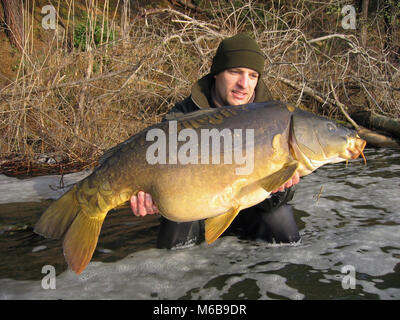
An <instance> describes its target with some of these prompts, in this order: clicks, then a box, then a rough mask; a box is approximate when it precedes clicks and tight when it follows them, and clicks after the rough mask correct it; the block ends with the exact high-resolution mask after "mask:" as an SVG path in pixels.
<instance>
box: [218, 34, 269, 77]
mask: <svg viewBox="0 0 400 320" xmlns="http://www.w3.org/2000/svg"><path fill="white" fill-rule="evenodd" d="M264 63H265V55H264V53H263V52H262V51H261V49H260V47H259V46H258V44H257V42H256V41H255V40H253V39H252V38H250V37H249V36H248V35H247V34H244V33H239V34H237V35H236V36H233V37H230V38H226V39H224V40H223V41H221V43H220V44H219V46H218V49H217V53H216V54H215V57H214V58H213V61H212V65H211V71H210V73H211V75H213V76H214V75H217V74H218V73H220V72H222V71H224V70H226V69H230V68H240V67H241V68H249V69H252V70H255V71H257V72H258V73H259V74H260V75H261V74H262V73H263V71H264Z"/></svg>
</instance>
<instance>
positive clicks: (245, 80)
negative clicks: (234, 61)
mask: <svg viewBox="0 0 400 320" xmlns="http://www.w3.org/2000/svg"><path fill="white" fill-rule="evenodd" d="M238 84H239V85H240V86H241V87H242V88H247V87H248V86H249V75H247V74H242V75H241V76H240V78H239V81H238Z"/></svg>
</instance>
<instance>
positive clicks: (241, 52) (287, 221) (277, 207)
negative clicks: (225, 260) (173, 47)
mask: <svg viewBox="0 0 400 320" xmlns="http://www.w3.org/2000/svg"><path fill="white" fill-rule="evenodd" d="M264 63H265V55H264V53H263V52H262V51H261V49H260V48H259V46H258V44H257V43H256V41H255V40H253V39H252V38H250V37H249V36H247V35H246V34H238V35H236V36H233V37H230V38H226V39H225V40H223V41H222V42H221V43H220V45H219V47H218V49H217V52H216V55H215V56H214V58H213V61H212V65H211V71H210V73H209V74H207V75H206V76H204V77H203V78H201V79H200V80H198V81H197V82H196V83H195V84H194V85H193V87H192V89H191V95H190V96H189V97H187V98H186V99H184V100H183V101H181V102H178V103H176V105H175V106H174V107H173V108H172V109H171V110H170V112H169V113H168V114H167V115H166V117H165V119H164V120H167V121H168V120H172V119H174V118H175V117H176V116H177V115H180V114H186V113H190V112H194V111H197V110H201V109H207V108H218V107H221V106H238V105H242V104H247V103H252V102H264V101H270V100H272V95H271V93H270V91H269V90H268V88H267V87H266V85H265V84H264V82H263V80H262V79H261V76H262V75H263V71H264ZM299 179H300V178H299V174H298V173H297V172H296V173H295V174H294V175H293V177H292V178H291V179H290V180H289V181H288V182H286V183H285V184H284V185H283V186H281V187H280V188H278V189H276V190H274V191H273V192H272V193H273V194H272V196H271V197H270V198H267V199H265V200H264V201H263V202H261V203H259V204H257V205H255V206H253V207H250V208H248V209H244V210H242V211H241V212H240V214H239V215H238V216H237V217H236V219H235V220H234V222H233V223H232V225H231V227H230V229H236V230H240V231H241V234H242V235H243V236H245V237H247V238H257V239H263V240H265V241H268V242H276V243H292V242H298V241H299V240H300V235H299V232H298V228H297V226H296V223H295V220H294V217H293V209H292V206H291V205H290V204H288V203H287V202H288V201H290V200H291V199H292V198H293V194H294V190H293V188H292V186H293V185H295V184H297V183H298V182H299ZM130 203H131V208H132V211H133V213H134V214H135V215H136V216H145V215H147V214H156V213H159V211H158V208H157V206H156V204H155V203H154V202H153V199H152V197H151V194H149V193H145V192H143V191H140V192H139V193H138V194H137V196H136V195H133V196H132V197H131V200H130ZM161 219H162V220H161V224H160V228H159V233H158V239H157V246H158V247H159V248H168V249H171V248H180V247H181V248H182V247H188V246H191V245H194V244H196V243H200V242H201V241H202V240H203V239H204V220H198V221H193V222H174V221H171V220H168V219H166V218H164V217H162V218H161ZM228 230H229V229H228Z"/></svg>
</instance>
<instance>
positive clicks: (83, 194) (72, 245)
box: [34, 179, 112, 274]
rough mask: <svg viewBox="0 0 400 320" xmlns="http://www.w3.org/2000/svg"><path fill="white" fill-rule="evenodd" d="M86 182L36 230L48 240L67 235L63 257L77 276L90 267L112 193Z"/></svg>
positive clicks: (57, 204) (48, 212)
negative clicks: (90, 185)
mask: <svg viewBox="0 0 400 320" xmlns="http://www.w3.org/2000/svg"><path fill="white" fill-rule="evenodd" d="M89 184H92V181H88V180H87V179H85V180H83V181H82V183H79V184H77V185H75V186H74V187H73V188H72V189H71V190H69V191H68V192H67V193H65V194H64V195H63V196H62V197H61V198H60V199H58V200H57V201H55V202H53V203H52V204H51V205H50V207H49V208H48V209H47V210H46V211H45V212H44V213H43V215H42V217H41V218H40V220H39V221H38V223H37V224H36V226H35V229H34V231H35V232H36V233H38V234H40V235H42V236H45V237H48V238H56V239H58V238H61V237H62V236H64V240H63V249H64V257H65V260H66V261H67V263H68V265H69V267H70V268H71V269H72V270H73V271H74V272H75V273H77V274H79V273H81V272H82V271H83V269H85V267H86V266H87V265H88V264H89V262H90V260H91V258H92V256H93V252H94V250H95V248H96V245H97V241H98V238H99V234H100V230H101V227H102V225H103V221H104V219H105V217H106V215H107V212H108V211H109V210H110V209H111V208H112V204H110V201H109V197H108V196H106V195H105V194H109V191H107V190H104V188H103V189H102V188H96V187H94V188H89Z"/></svg>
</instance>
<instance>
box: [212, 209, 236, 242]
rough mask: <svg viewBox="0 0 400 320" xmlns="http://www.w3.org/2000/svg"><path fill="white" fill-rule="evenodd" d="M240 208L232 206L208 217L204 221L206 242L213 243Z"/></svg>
mask: <svg viewBox="0 0 400 320" xmlns="http://www.w3.org/2000/svg"><path fill="white" fill-rule="evenodd" d="M239 211H240V208H232V209H231V210H229V211H228V212H226V213H224V214H221V215H219V216H216V217H212V218H208V219H207V220H206V222H205V229H206V231H205V237H206V242H207V243H208V244H210V243H213V242H214V241H215V240H217V239H218V237H219V236H220V235H221V234H222V233H223V232H224V231H225V230H226V229H227V228H228V227H229V225H230V224H231V223H232V221H233V219H235V217H236V216H237V214H238V213H239Z"/></svg>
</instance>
